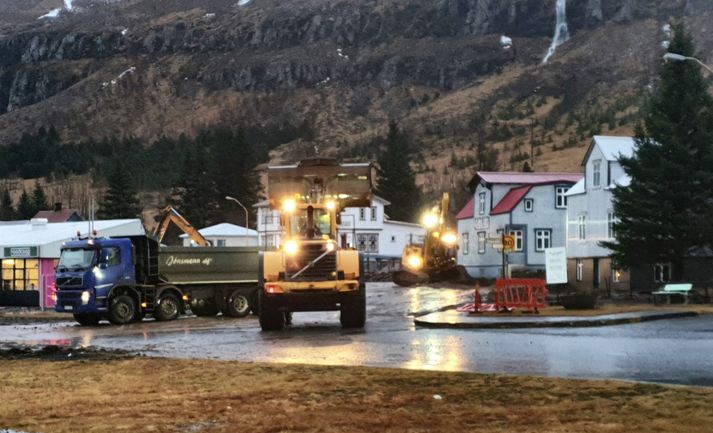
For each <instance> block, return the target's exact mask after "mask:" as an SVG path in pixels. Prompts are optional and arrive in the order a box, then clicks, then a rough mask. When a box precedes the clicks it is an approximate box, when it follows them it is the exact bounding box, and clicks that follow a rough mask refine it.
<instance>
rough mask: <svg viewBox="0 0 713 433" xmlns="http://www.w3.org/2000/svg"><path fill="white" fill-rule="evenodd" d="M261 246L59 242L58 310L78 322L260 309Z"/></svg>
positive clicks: (142, 239)
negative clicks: (257, 304) (172, 245)
mask: <svg viewBox="0 0 713 433" xmlns="http://www.w3.org/2000/svg"><path fill="white" fill-rule="evenodd" d="M259 252H260V251H259V248H258V247H162V246H160V244H159V242H158V241H157V240H156V239H155V238H153V237H151V236H128V237H113V238H93V237H89V238H84V239H77V240H72V241H69V242H66V243H65V244H64V245H63V246H62V248H61V254H60V259H59V263H58V265H57V274H56V280H55V284H56V289H57V291H56V305H55V311H58V312H66V313H72V314H73V315H74V318H75V320H76V321H77V322H79V323H80V324H81V325H95V324H97V323H98V322H99V321H100V320H101V319H103V318H105V319H108V320H109V322H111V323H113V324H117V325H121V324H127V323H130V322H136V321H141V320H142V319H143V318H144V317H145V316H147V315H151V316H153V317H154V318H155V319H156V320H159V321H164V320H173V319H176V318H178V316H179V315H180V314H182V313H185V312H186V307H187V306H190V309H191V311H192V312H193V313H194V314H196V315H198V316H210V315H215V314H217V313H218V312H219V311H222V312H223V314H225V315H227V316H232V317H243V316H246V315H247V314H249V313H250V311H251V310H257V307H256V305H255V302H256V289H257V283H258V281H257V280H258V278H257V276H258V258H259Z"/></svg>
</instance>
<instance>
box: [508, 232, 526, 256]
mask: <svg viewBox="0 0 713 433" xmlns="http://www.w3.org/2000/svg"><path fill="white" fill-rule="evenodd" d="M508 234H509V235H510V236H514V237H515V249H514V250H513V251H522V245H523V240H524V239H523V236H524V232H523V230H521V229H518V230H510V231H509V232H508Z"/></svg>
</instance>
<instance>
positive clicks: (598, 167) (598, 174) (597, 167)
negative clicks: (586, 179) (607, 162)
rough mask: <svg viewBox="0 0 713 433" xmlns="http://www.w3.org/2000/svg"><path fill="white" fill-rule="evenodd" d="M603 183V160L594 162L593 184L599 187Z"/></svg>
mask: <svg viewBox="0 0 713 433" xmlns="http://www.w3.org/2000/svg"><path fill="white" fill-rule="evenodd" d="M601 183H602V161H601V160H596V161H593V162H592V186H595V187H598V186H600V185H601Z"/></svg>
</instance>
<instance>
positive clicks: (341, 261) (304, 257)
mask: <svg viewBox="0 0 713 433" xmlns="http://www.w3.org/2000/svg"><path fill="white" fill-rule="evenodd" d="M267 185H268V199H269V202H270V207H271V209H273V210H279V211H280V223H281V225H282V239H281V245H280V248H279V249H278V250H277V251H265V252H263V253H262V255H261V258H260V272H259V278H260V280H259V287H258V303H259V310H260V326H261V328H262V329H263V330H264V331H267V330H280V329H282V328H283V327H284V325H285V322H286V320H291V314H292V313H293V312H298V311H339V312H340V322H341V324H342V327H344V328H362V327H363V326H364V323H365V321H366V287H365V284H364V272H363V257H362V255H361V254H360V253H359V252H358V251H356V250H353V249H342V248H340V246H339V243H338V242H337V227H338V226H339V224H340V213H341V212H342V210H343V209H344V208H345V207H365V206H370V203H371V165H370V164H368V163H365V164H338V163H337V161H336V160H334V159H329V158H314V159H307V160H303V161H301V162H300V163H298V164H296V165H288V166H275V167H268V171H267Z"/></svg>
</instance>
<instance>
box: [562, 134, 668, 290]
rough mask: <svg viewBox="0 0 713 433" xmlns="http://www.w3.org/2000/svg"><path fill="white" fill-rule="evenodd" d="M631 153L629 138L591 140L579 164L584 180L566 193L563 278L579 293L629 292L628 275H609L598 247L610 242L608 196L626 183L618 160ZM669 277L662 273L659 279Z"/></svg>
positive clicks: (616, 272)
mask: <svg viewBox="0 0 713 433" xmlns="http://www.w3.org/2000/svg"><path fill="white" fill-rule="evenodd" d="M635 147H636V142H635V141H634V139H633V138H632V137H613V136H602V135H595V136H594V137H593V138H592V142H591V144H590V145H589V148H588V149H587V153H586V154H585V156H584V159H583V160H582V167H583V168H584V177H583V178H582V179H581V180H580V181H579V182H577V184H575V185H574V187H572V189H570V190H569V191H568V192H567V201H568V203H569V206H568V209H567V268H568V272H567V274H568V279H569V282H570V285H571V286H573V287H575V288H577V289H579V290H590V289H594V290H598V289H613V290H617V289H618V290H628V289H629V285H630V273H629V271H626V270H620V269H613V268H612V263H611V259H610V255H611V252H610V251H609V250H608V249H606V248H604V247H602V246H601V245H600V242H602V241H610V240H613V239H614V238H615V235H616V234H615V233H614V230H613V223H614V221H615V218H616V215H615V214H614V208H613V205H612V197H613V196H612V192H613V190H614V188H616V187H617V186H628V185H629V182H630V179H629V177H628V176H627V175H626V173H625V172H624V169H623V168H622V167H621V164H620V163H619V161H618V158H619V157H620V156H625V157H631V156H632V155H633V154H634V150H635ZM668 274H669V272H668V269H661V270H660V276H659V277H660V278H661V279H665V278H667V276H668Z"/></svg>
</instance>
